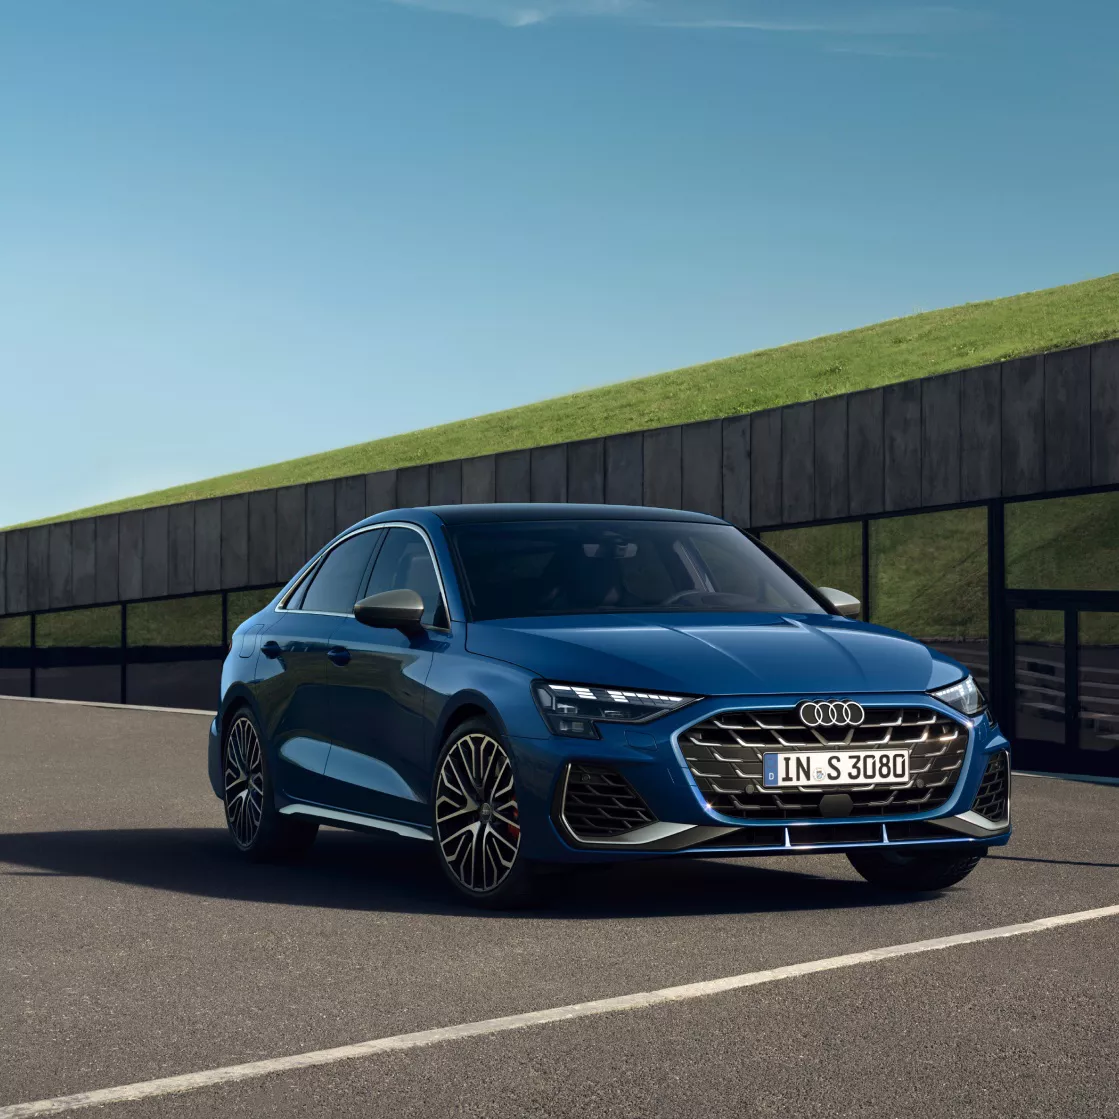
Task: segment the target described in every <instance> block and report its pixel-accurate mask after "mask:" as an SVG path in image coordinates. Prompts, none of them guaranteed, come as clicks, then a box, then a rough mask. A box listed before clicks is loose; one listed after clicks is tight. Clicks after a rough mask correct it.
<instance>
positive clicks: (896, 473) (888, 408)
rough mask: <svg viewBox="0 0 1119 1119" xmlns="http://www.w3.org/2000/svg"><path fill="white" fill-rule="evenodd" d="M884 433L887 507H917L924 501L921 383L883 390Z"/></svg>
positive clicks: (900, 385)
mask: <svg viewBox="0 0 1119 1119" xmlns="http://www.w3.org/2000/svg"><path fill="white" fill-rule="evenodd" d="M882 428H883V431H884V433H885V435H884V439H883V445H884V450H885V479H884V481H883V495H884V498H885V500H884V503H883V504H884V507H885V509H887V510H889V511H894V510H897V511H899V512H900V511H901V510H902V509H915V508H917V507H918V506H919V505H920V504H921V383H920V382H919V381H903V382H902V383H901V384H897V385H887V386H886V387H885V388H884V389H883V390H882Z"/></svg>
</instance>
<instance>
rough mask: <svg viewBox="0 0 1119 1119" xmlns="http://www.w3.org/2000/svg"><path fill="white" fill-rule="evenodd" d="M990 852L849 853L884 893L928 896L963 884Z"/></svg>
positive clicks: (848, 855) (852, 862)
mask: <svg viewBox="0 0 1119 1119" xmlns="http://www.w3.org/2000/svg"><path fill="white" fill-rule="evenodd" d="M986 853H987V852H986V851H985V850H984V851H981V852H980V853H979V854H976V853H974V852H973V851H968V852H966V853H961V854H956V853H954V852H949V853H945V854H940V853H934V852H931V851H913V852H902V851H882V850H870V851H848V852H847V858H848V860H849V861H850V863H851V865H852V866H853V867H854V868H855V869H856V870H857V871H858V872H859V873H860V874H861V875H862V876H863V877H864V878H865V879H866V880H867V881H868V882H869V883H870V884H871V885H872V886H880V887H881V888H882V889H885V890H899V891H906V892H911V893H929V892H931V891H934V890H946V889H948V887H949V886H955V885H956V883H957V882H962V881H963V880H964V879H965V878H966V877H967V876H968V875H969V874H970V873H971V872H972V871H973V870H974V869H975V868H976V867H977V866H978V865H979V863H980V860H982V858H983V856H984V855H985V854H986Z"/></svg>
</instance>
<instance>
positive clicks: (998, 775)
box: [971, 750, 1010, 820]
mask: <svg viewBox="0 0 1119 1119" xmlns="http://www.w3.org/2000/svg"><path fill="white" fill-rule="evenodd" d="M1009 801H1010V759H1009V757H1008V756H1007V753H1006V751H1005V750H1000V751H999V752H998V753H997V754H995V755H994V756H993V757H992V758H990V759H989V760H988V762H987V770H986V772H985V773H984V774H983V780H982V781H981V782H980V784H979V792H977V793H976V794H975V803H974V804H973V805H972V806H971V810H972V812H975V813H977V814H978V815H980V816H982V817H983V818H984V819H986V820H1005V819H1006V817H1007V814H1008V813H1009V809H1010V805H1009Z"/></svg>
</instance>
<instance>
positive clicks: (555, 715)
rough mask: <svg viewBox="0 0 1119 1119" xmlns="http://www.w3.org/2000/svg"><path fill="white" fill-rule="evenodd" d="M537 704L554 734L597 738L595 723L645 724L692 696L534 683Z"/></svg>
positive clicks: (677, 707)
mask: <svg viewBox="0 0 1119 1119" xmlns="http://www.w3.org/2000/svg"><path fill="white" fill-rule="evenodd" d="M532 693H533V695H534V696H535V697H536V706H537V707H539V708H540V714H541V715H543V716H544V721H545V722H546V723H547V724H548V726H549V727H551V728H552V733H553V734H563V735H567V736H569V737H571V738H597V737H598V731H597V730H596V729H595V725H594V724H595V723H596V722H600V723H646V722H648V721H649V720H650V719H655V718H657V716H658V715H665V714H667V713H668V712H669V711H678V710H679V709H680V708H681V707H686V706H687V705H688V704H689V703H695V699H696V697H695V696H682V695H664V694H662V693H660V692H634V691H630V690H629V689H628V688H599V687H593V686H591V685H588V684H549V683H544V682H543V681H541V682H539V683H536V684H533V686H532Z"/></svg>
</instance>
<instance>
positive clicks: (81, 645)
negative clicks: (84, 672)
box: [35, 606, 120, 649]
mask: <svg viewBox="0 0 1119 1119" xmlns="http://www.w3.org/2000/svg"><path fill="white" fill-rule="evenodd" d="M35 645H36V647H37V648H39V649H117V648H120V607H119V606H95V607H93V608H92V609H90V610H64V611H61V612H60V613H57V614H38V615H36V617H35Z"/></svg>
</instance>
